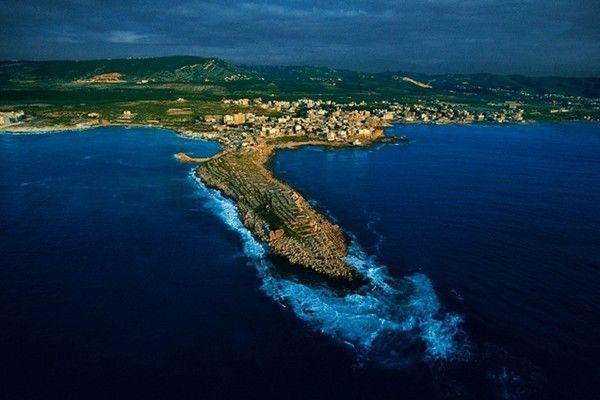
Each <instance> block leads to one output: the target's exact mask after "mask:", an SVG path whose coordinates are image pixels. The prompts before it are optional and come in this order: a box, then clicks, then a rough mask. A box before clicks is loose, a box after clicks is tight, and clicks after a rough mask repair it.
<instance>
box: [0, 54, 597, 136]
mask: <svg viewBox="0 0 600 400" xmlns="http://www.w3.org/2000/svg"><path fill="white" fill-rule="evenodd" d="M103 74H109V75H110V74H118V76H119V79H118V80H116V81H112V82H107V81H102V79H101V77H102V75H103ZM404 77H410V78H411V79H414V80H416V81H418V82H423V83H425V84H428V85H431V88H423V87H419V86H418V85H415V84H414V83H411V82H410V81H405V80H403V78H404ZM225 97H227V98H257V97H262V98H263V99H264V100H268V99H279V100H286V99H287V100H292V99H297V98H301V97H309V98H313V99H328V100H336V101H338V102H349V101H356V102H362V101H365V102H367V103H371V102H376V101H397V102H400V103H415V102H418V101H422V102H432V101H443V102H450V103H453V104H463V105H465V106H468V107H469V108H470V109H471V110H473V111H478V110H482V111H483V110H486V109H490V107H494V106H497V105H498V104H500V105H502V104H504V103H505V102H509V101H510V102H517V103H518V104H519V107H522V108H523V109H524V110H525V116H526V118H527V117H529V118H533V119H537V120H540V119H579V118H584V117H586V116H592V118H593V119H598V115H599V113H600V112H599V109H598V107H599V103H598V102H599V100H598V99H599V98H600V78H561V77H525V76H516V75H511V76H502V75H490V74H474V75H425V74H417V73H403V72H385V73H377V74H368V73H361V72H354V71H347V70H338V69H332V68H317V67H266V66H263V67H249V66H238V65H233V64H230V63H227V62H225V61H222V60H218V59H215V58H201V57H191V56H175V57H163V58H149V59H140V58H136V59H118V60H88V61H40V62H34V61H3V62H0V111H5V110H15V109H25V111H26V113H27V114H28V115H33V116H34V117H38V118H39V121H46V123H48V122H50V121H51V122H52V123H59V121H60V123H69V122H73V121H76V120H77V118H80V117H81V115H84V114H87V113H89V112H98V113H100V114H101V115H102V116H106V118H108V119H112V118H116V117H117V116H118V115H119V114H121V113H122V112H123V110H124V109H130V110H131V111H132V113H134V114H135V115H136V117H134V119H133V121H132V122H134V123H135V122H141V121H146V120H148V119H152V120H156V119H160V120H165V119H166V120H168V124H173V125H174V126H188V127H192V126H194V121H195V120H196V119H197V118H199V117H200V116H202V115H206V114H211V113H213V114H223V113H229V112H234V111H235V108H229V107H228V106H226V105H223V104H221V103H220V100H221V99H223V98H225ZM177 98H185V99H186V100H188V101H189V103H188V104H187V105H185V107H189V108H191V109H192V111H193V113H192V114H191V115H187V116H185V117H184V116H181V115H179V116H177V117H175V116H167V115H166V114H165V111H166V110H167V109H168V108H172V107H175V106H174V105H173V102H174V100H176V99H177ZM364 107H368V105H365V106H364ZM561 107H568V108H569V109H571V110H572V111H570V114H568V115H567V114H562V113H551V112H550V111H551V110H552V109H556V108H561ZM257 113H259V114H260V110H257Z"/></svg>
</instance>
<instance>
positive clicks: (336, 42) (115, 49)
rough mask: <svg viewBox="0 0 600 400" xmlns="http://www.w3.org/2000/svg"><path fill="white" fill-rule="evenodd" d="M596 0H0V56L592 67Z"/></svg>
mask: <svg viewBox="0 0 600 400" xmlns="http://www.w3.org/2000/svg"><path fill="white" fill-rule="evenodd" d="M598 17H600V2H599V1H598V0H579V1H577V0H575V1H573V0H570V1H569V0H555V1H552V2H540V1H537V0H536V1H531V0H521V1H516V0H504V1H503V0H436V1H433V0H406V1H402V2H400V1H392V0H378V1H369V2H365V1H356V0H346V1H333V0H321V1H306V0H289V1H278V2H264V1H246V2H244V1H242V2H239V1H230V0H219V1H179V2H173V1H171V2H167V1H164V0H163V1H157V0H149V1H122V0H121V1H113V0H104V1H90V0H71V1H68V0H54V1H52V2H46V1H32V0H4V2H3V7H1V8H0V58H3V59H10V58H27V59H48V58H52V59H56V58H78V59H82V58H104V57H128V56H157V55H171V54H196V55H203V56H216V57H222V58H225V59H227V60H230V61H233V62H237V63H246V64H311V65H328V66H333V67H342V68H350V69H361V70H374V71H377V70H414V71H422V72H481V71H485V72H499V73H514V72H517V73H526V74H563V75H564V74H567V75H582V74H584V75H598V74H599V72H600V28H599V27H598V26H599V24H598V23H597V20H598Z"/></svg>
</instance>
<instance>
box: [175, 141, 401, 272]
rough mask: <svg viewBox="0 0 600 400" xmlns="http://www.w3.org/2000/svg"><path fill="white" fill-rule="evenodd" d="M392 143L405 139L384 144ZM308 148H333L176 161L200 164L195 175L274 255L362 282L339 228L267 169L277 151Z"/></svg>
mask: <svg viewBox="0 0 600 400" xmlns="http://www.w3.org/2000/svg"><path fill="white" fill-rule="evenodd" d="M390 140H392V141H393V140H397V141H403V140H405V139H404V138H397V139H392V138H386V140H382V141H383V142H385V141H390ZM307 144H308V145H318V144H320V145H331V144H330V143H327V142H320V143H317V142H310V143H304V144H300V143H295V144H290V143H287V144H282V145H280V146H273V145H269V144H266V143H262V144H260V145H257V146H255V147H250V148H245V149H240V150H224V151H223V152H221V153H219V154H217V155H216V156H215V157H212V158H210V159H203V160H198V159H194V158H192V157H188V156H186V155H185V154H179V155H178V158H179V159H180V160H181V161H183V162H195V161H198V162H201V165H200V166H199V167H198V168H197V170H196V175H197V176H198V177H199V178H200V179H201V180H202V181H203V182H204V183H205V184H206V185H207V186H209V187H213V188H216V189H218V190H219V191H221V192H222V193H223V194H224V195H225V196H227V197H229V198H231V199H233V200H234V201H235V202H236V204H237V207H238V210H239V211H240V214H241V216H242V219H243V222H244V225H245V226H246V227H247V228H248V229H250V230H251V231H252V232H253V233H254V234H255V235H256V236H257V237H258V238H259V239H261V240H262V241H263V242H264V243H266V244H267V245H268V246H269V248H270V249H271V252H272V253H273V254H275V255H278V256H283V257H285V258H286V259H287V260H288V261H289V262H290V263H291V264H293V265H299V266H301V267H304V268H308V269H310V270H312V271H314V272H317V273H319V274H322V275H325V276H327V277H329V278H333V279H338V280H344V281H355V280H357V279H359V278H360V277H359V276H358V274H357V272H356V271H355V270H354V269H353V268H352V266H350V265H349V264H348V263H347V262H346V260H345V258H346V256H347V253H348V246H347V240H346V237H345V235H344V233H343V231H342V230H341V228H340V227H339V226H338V225H335V224H333V223H332V222H330V221H329V220H328V219H327V218H326V217H325V216H323V215H322V214H320V213H319V212H317V211H316V210H314V209H313V208H312V206H311V205H310V204H309V203H308V201H306V199H304V198H303V197H302V196H301V195H300V194H299V193H297V192H296V191H295V190H293V189H292V188H291V187H290V186H289V185H287V184H285V183H283V182H281V181H279V180H278V179H276V178H275V177H274V176H273V174H272V173H271V171H270V170H269V169H268V163H269V160H270V158H271V157H272V156H273V154H274V151H275V150H276V149H277V148H280V147H281V148H290V147H298V146H302V145H307ZM369 144H372V143H369ZM336 147H339V146H336Z"/></svg>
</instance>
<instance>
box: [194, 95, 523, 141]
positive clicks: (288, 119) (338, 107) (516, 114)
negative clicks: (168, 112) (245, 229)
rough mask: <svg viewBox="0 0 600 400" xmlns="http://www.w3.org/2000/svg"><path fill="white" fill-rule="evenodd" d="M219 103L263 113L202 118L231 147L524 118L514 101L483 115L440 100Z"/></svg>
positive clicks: (346, 138) (357, 137)
mask: <svg viewBox="0 0 600 400" xmlns="http://www.w3.org/2000/svg"><path fill="white" fill-rule="evenodd" d="M223 103H225V104H231V105H236V106H240V107H241V108H242V109H243V108H245V107H249V108H250V107H252V108H254V109H256V108H259V109H261V110H263V111H264V112H263V113H257V112H238V113H234V114H226V115H207V116H205V118H204V122H205V123H206V124H208V125H209V126H210V128H211V129H212V130H213V131H214V132H215V133H216V134H218V136H219V137H220V139H221V140H222V141H223V142H224V143H226V144H232V145H236V146H248V145H252V144H254V143H257V142H259V141H260V140H264V139H276V138H281V137H284V136H285V137H290V138H292V139H293V138H294V137H297V138H302V139H305V140H312V139H314V140H321V141H325V140H326V141H329V142H348V143H354V144H360V143H361V142H362V141H364V140H372V139H374V138H377V137H378V136H381V135H382V134H383V128H384V127H386V126H388V125H390V124H391V123H393V122H405V123H411V122H430V123H471V122H475V121H481V122H484V121H493V122H499V123H502V122H508V121H515V122H519V121H523V110H521V109H519V108H518V104H516V103H515V104H507V105H506V109H503V110H502V111H497V112H485V113H483V112H482V113H474V112H471V111H469V110H467V109H464V108H459V107H456V106H452V105H450V104H447V103H442V102H434V103H431V104H420V103H417V104H411V105H404V104H399V103H393V102H387V101H382V102H379V103H376V104H373V103H371V104H367V103H365V102H350V103H337V102H335V101H332V100H311V99H300V100H296V101H277V100H270V101H263V100H262V99H260V98H259V99H254V100H250V99H236V100H231V99H225V100H223Z"/></svg>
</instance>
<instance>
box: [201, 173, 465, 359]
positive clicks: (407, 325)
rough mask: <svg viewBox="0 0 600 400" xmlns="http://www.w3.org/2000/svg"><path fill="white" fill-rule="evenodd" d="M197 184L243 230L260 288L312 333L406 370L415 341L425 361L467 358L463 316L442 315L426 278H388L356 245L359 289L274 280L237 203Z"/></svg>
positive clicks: (353, 255)
mask: <svg viewBox="0 0 600 400" xmlns="http://www.w3.org/2000/svg"><path fill="white" fill-rule="evenodd" d="M192 176H193V175H192ZM196 182H197V184H198V187H199V191H198V192H199V195H200V196H201V197H202V198H203V200H205V201H206V203H205V204H206V206H207V207H208V208H210V209H211V210H212V211H213V212H215V213H216V214H218V215H219V216H220V217H221V218H222V219H223V221H224V222H225V223H226V224H227V226H228V227H229V228H230V229H232V230H234V231H236V232H238V233H239V235H240V237H241V239H242V241H243V244H244V251H245V253H246V255H247V256H248V257H249V258H250V259H251V260H252V261H253V264H254V265H255V267H256V268H257V272H258V275H259V277H260V278H261V280H262V286H261V289H262V290H263V291H264V292H265V293H266V294H267V295H268V296H270V297H271V298H273V299H274V300H275V301H277V302H279V303H280V304H282V305H284V306H286V307H287V306H289V307H290V308H291V309H292V310H293V311H294V313H295V314H296V315H297V316H298V317H299V318H300V319H302V320H303V321H305V322H306V323H307V324H308V325H309V326H310V327H311V328H312V329H314V330H316V331H319V332H322V333H323V334H325V335H328V336H329V337H332V338H334V339H336V340H338V341H340V342H342V343H345V344H347V345H350V346H351V347H352V348H354V349H355V350H356V351H357V353H358V355H359V356H360V359H363V360H367V361H372V362H376V363H378V364H380V365H382V366H387V367H399V366H402V365H406V363H408V362H409V361H410V360H411V359H412V358H414V356H413V355H410V354H414V351H413V350H411V349H414V348H415V347H418V346H416V345H415V343H418V342H420V343H422V344H423V345H424V348H425V350H424V353H421V354H422V357H423V358H424V359H425V360H449V359H455V358H457V357H460V358H463V357H465V355H466V352H467V348H468V346H467V343H466V341H465V340H466V339H463V337H464V335H463V333H462V331H461V324H462V318H461V317H460V316H459V315H456V314H451V313H444V312H442V311H441V307H440V304H439V301H438V298H437V295H436V294H435V290H434V288H433V285H432V283H431V281H430V280H429V278H427V276H425V275H423V274H413V275H410V276H408V277H406V278H404V279H397V278H394V277H392V276H390V275H389V274H388V272H387V269H386V268H385V267H384V266H382V265H380V264H378V263H377V262H376V261H375V260H374V259H373V258H371V257H369V256H367V255H366V254H365V252H364V251H363V250H362V249H361V248H360V246H359V245H358V244H357V243H356V240H352V242H351V245H350V248H349V255H348V256H347V262H348V263H349V264H351V265H352V266H353V267H354V268H356V269H357V270H358V271H359V272H360V273H361V274H362V275H363V276H364V277H365V278H366V279H367V283H366V284H365V285H364V286H362V287H361V288H359V289H355V290H350V289H346V290H339V289H333V288H332V287H331V286H329V285H328V284H327V283H326V282H323V283H314V282H311V283H306V282H303V281H301V280H299V279H297V278H294V277H291V278H290V277H281V276H279V275H276V274H274V273H273V269H272V265H271V264H270V263H269V261H268V260H267V258H266V254H267V250H266V248H265V246H263V245H262V244H261V243H260V242H259V241H258V240H257V239H256V238H255V237H254V236H253V235H252V233H251V232H250V231H249V230H248V229H246V227H245V226H244V225H243V223H242V221H241V219H240V216H239V213H238V211H237V208H236V206H235V204H234V203H233V202H232V201H231V200H229V199H226V198H225V197H223V196H222V195H221V194H220V193H219V192H218V191H216V190H213V189H208V188H207V187H206V186H205V185H204V184H203V183H202V182H201V181H200V180H199V179H196Z"/></svg>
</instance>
